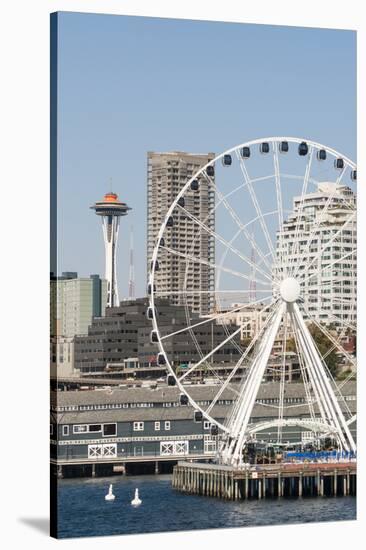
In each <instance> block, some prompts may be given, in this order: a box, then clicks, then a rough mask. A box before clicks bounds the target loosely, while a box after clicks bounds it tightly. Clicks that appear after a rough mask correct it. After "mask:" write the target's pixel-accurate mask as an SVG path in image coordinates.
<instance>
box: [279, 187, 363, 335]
mask: <svg viewBox="0 0 366 550" xmlns="http://www.w3.org/2000/svg"><path fill="white" fill-rule="evenodd" d="M328 241H329V245H328V246H327V242H328ZM356 243H357V220H356V196H355V194H354V193H353V191H352V190H351V189H350V188H349V187H347V186H346V185H336V184H335V183H320V184H319V185H318V190H317V191H315V192H313V193H309V194H307V195H306V196H305V198H304V201H303V205H302V206H301V197H295V198H294V200H293V212H292V214H291V215H290V216H289V217H288V219H287V220H286V221H284V223H283V228H282V231H279V232H278V233H277V241H276V254H277V256H279V255H280V256H282V259H283V265H284V267H285V270H286V269H289V270H291V269H295V272H296V271H297V270H298V277H299V282H300V284H301V296H302V298H303V300H304V306H305V308H306V310H307V311H308V312H309V314H310V315H311V316H312V317H314V318H315V319H316V320H317V321H318V322H324V323H327V324H334V325H336V326H337V325H339V324H341V321H345V322H346V323H347V322H354V321H355V320H356V307H357V305H356V304H357V302H356V284H357V283H356V278H357V273H356V269H357V263H356V262H357V259H356V254H355V253H353V251H355V249H356ZM337 260H339V263H338V262H337ZM278 275H280V274H279V273H278ZM302 276H303V277H302ZM301 277H302V278H303V279H304V280H303V281H301V279H300V278H301Z"/></svg>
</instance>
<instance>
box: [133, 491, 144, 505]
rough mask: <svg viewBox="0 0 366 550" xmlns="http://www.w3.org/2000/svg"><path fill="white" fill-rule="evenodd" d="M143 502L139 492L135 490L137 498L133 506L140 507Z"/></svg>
mask: <svg viewBox="0 0 366 550" xmlns="http://www.w3.org/2000/svg"><path fill="white" fill-rule="evenodd" d="M141 502H142V500H141V499H140V498H139V490H138V489H135V498H134V499H133V500H131V504H132V506H140V504H141Z"/></svg>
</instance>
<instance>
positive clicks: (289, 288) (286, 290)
mask: <svg viewBox="0 0 366 550" xmlns="http://www.w3.org/2000/svg"><path fill="white" fill-rule="evenodd" d="M280 294H281V298H282V300H284V301H285V302H287V303H289V304H291V303H293V302H296V301H297V300H298V299H299V297H300V283H299V282H298V281H297V280H296V279H295V278H294V277H287V279H284V280H283V281H282V283H281V286H280Z"/></svg>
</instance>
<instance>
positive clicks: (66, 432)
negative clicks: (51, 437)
mask: <svg viewBox="0 0 366 550" xmlns="http://www.w3.org/2000/svg"><path fill="white" fill-rule="evenodd" d="M62 435H66V436H67V435H69V427H68V426H62Z"/></svg>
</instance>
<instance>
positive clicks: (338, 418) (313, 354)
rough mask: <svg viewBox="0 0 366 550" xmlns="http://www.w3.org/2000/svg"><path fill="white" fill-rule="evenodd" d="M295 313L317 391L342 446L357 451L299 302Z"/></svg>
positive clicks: (294, 310) (295, 306)
mask: <svg viewBox="0 0 366 550" xmlns="http://www.w3.org/2000/svg"><path fill="white" fill-rule="evenodd" d="M293 314H294V320H295V324H296V325H297V329H298V330H299V334H300V336H301V338H300V341H301V344H302V346H303V349H304V352H305V354H306V355H307V356H308V357H309V360H308V362H307V363H308V368H309V371H310V372H311V373H312V378H313V380H314V383H315V384H316V386H317V391H318V393H319V396H320V399H321V401H322V405H323V406H324V408H325V409H326V411H328V414H329V416H330V420H331V421H332V423H333V425H334V426H335V427H336V428H337V436H338V439H339V442H340V444H341V446H342V447H343V448H344V449H345V450H349V449H351V450H352V451H354V452H355V451H356V444H355V441H354V439H353V436H352V434H351V431H350V429H349V427H348V425H347V422H346V419H345V417H344V415H343V413H342V410H341V408H340V406H339V403H338V401H337V398H336V396H335V393H334V391H333V389H332V386H331V384H330V381H329V379H328V377H327V375H326V372H325V369H324V367H323V365H322V362H321V358H320V355H319V353H318V351H317V349H316V347H315V344H314V342H313V339H312V337H311V334H310V332H309V329H308V328H307V326H306V324H305V321H304V319H303V317H302V315H301V312H300V309H299V307H298V305H297V304H293Z"/></svg>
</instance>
